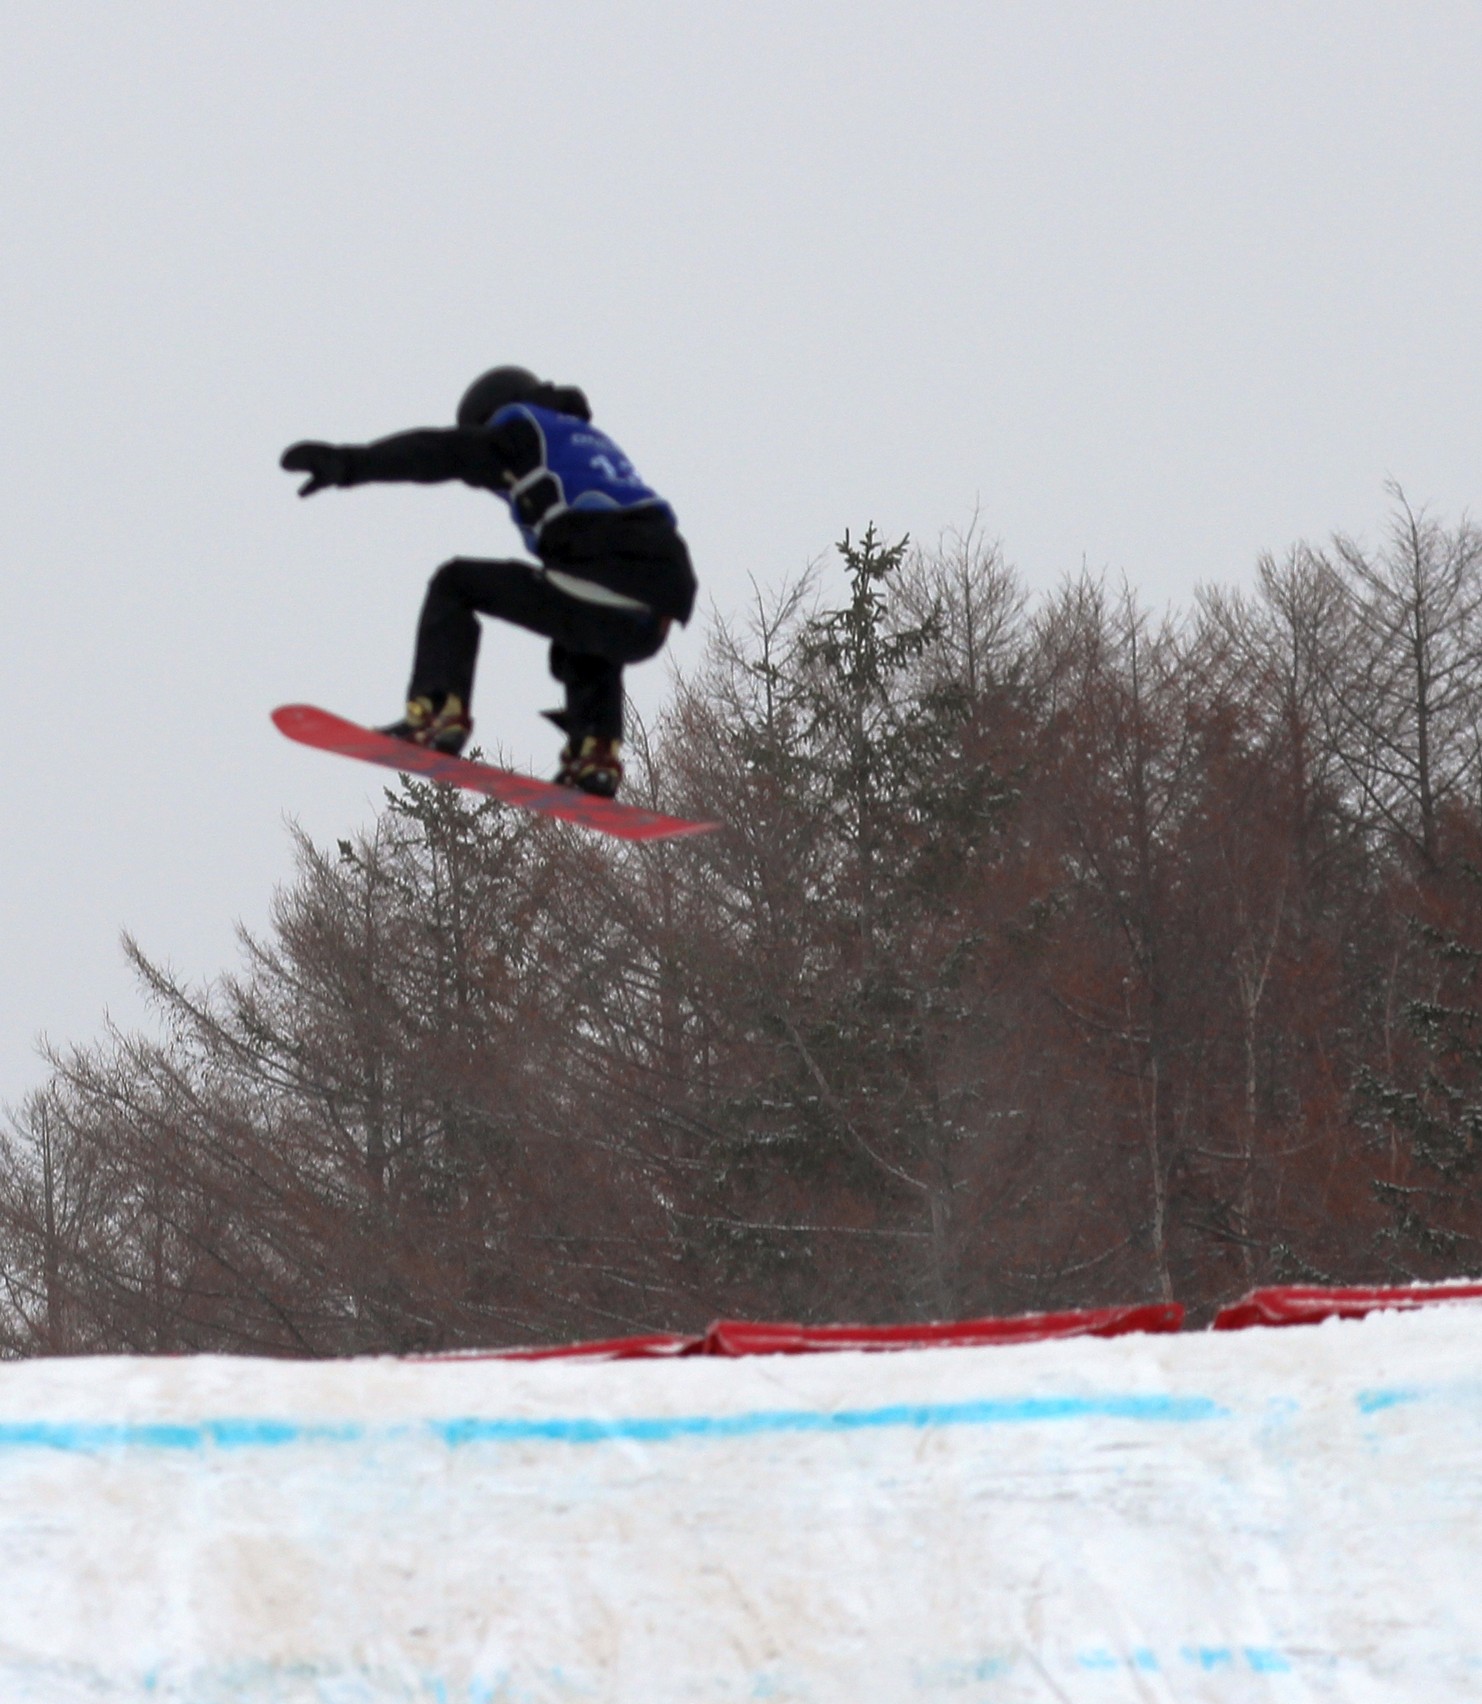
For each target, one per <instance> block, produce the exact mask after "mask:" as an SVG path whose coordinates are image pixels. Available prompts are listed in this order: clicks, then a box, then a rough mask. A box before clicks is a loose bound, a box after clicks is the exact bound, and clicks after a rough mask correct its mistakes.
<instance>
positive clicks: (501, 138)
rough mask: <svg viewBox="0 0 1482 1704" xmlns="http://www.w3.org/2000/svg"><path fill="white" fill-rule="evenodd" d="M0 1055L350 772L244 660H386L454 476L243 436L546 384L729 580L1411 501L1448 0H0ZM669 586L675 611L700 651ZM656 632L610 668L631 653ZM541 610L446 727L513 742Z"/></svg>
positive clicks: (250, 891)
mask: <svg viewBox="0 0 1482 1704" xmlns="http://www.w3.org/2000/svg"><path fill="white" fill-rule="evenodd" d="M4 24H5V27H4V32H3V33H4V39H3V45H0V55H3V64H4V72H5V84H6V89H7V98H6V101H5V104H4V107H3V109H0V148H3V155H0V212H3V218H4V229H5V233H6V240H5V245H4V250H3V253H0V306H3V313H0V362H3V367H0V372H3V384H4V395H5V403H6V418H7V423H8V424H7V430H6V432H5V435H4V449H3V462H0V467H3V491H0V497H3V501H0V529H3V547H4V549H3V561H4V574H5V585H6V594H7V595H6V598H5V606H4V616H5V619H4V621H3V623H0V661H3V669H4V673H3V680H4V686H5V694H6V696H5V703H6V709H7V718H6V723H7V729H8V731H7V734H6V738H5V809H4V812H3V818H0V870H3V877H4V889H3V893H4V898H3V905H0V963H3V965H4V968H5V976H4V979H3V981H0V1100H10V1101H12V1102H14V1101H16V1100H18V1099H19V1098H20V1096H21V1095H22V1094H23V1093H24V1092H25V1091H26V1090H27V1089H29V1088H30V1087H32V1086H34V1085H35V1084H36V1083H37V1082H39V1081H40V1080H41V1078H42V1076H43V1069H42V1066H41V1064H40V1062H39V1060H38V1059H37V1058H36V1056H35V1054H34V1051H33V1047H34V1039H35V1037H36V1035H37V1034H38V1032H40V1031H43V1030H44V1031H46V1032H48V1033H49V1034H50V1035H51V1037H52V1038H53V1039H54V1040H56V1041H73V1040H86V1039H88V1038H90V1037H91V1036H93V1035H95V1034H96V1033H97V1032H98V1030H99V1028H100V1026H101V1022H102V1019H103V1014H104V1009H105V1007H108V1008H111V1009H112V1011H113V1013H114V1015H115V1017H117V1018H119V1019H121V1020H124V1021H126V1022H133V1021H135V1020H136V1019H137V1017H138V1014H139V1010H140V1008H139V1006H138V1003H137V1001H136V999H135V997H134V995H133V994H132V992H131V990H130V983H129V979H128V976H127V973H126V970H125V967H124V965H123V961H122V958H121V956H120V953H119V951H118V946H117V939H118V933H119V931H120V929H122V928H127V929H129V930H131V931H133V932H134V933H135V934H137V935H138V936H139V937H140V939H141V940H142V942H143V944H144V945H145V947H146V949H147V950H150V951H151V952H152V953H154V954H155V955H156V956H159V957H161V958H164V959H165V960H167V961H168V962H170V963H172V964H174V965H175V966H176V967H177V968H179V969H180V970H182V971H184V972H186V973H187V974H189V975H191V976H205V975H209V974H212V973H214V972H216V971H219V970H221V969H224V968H227V967H228V966H230V965H231V964H232V963H233V961H234V956H235V948H234V944H233V940H232V930H233V925H234V923H235V921H236V920H238V919H240V920H242V921H244V922H245V923H247V924H248V925H249V926H252V927H259V926H261V924H262V922H263V920H264V919H265V917H266V914H267V908H268V903H269V900H270V897H271V892H272V889H273V887H274V885H275V884H276V883H278V882H281V881H282V880H284V879H285V878H286V876H287V875H288V873H289V868H290V860H289V847H288V841H287V837H286V834H285V832H284V827H283V823H284V818H285V816H292V817H294V818H296V819H298V820H299V821H301V822H302V823H303V824H304V826H305V827H306V828H307V829H309V831H310V832H311V833H313V834H314V835H315V836H316V837H318V838H320V839H325V838H328V837H330V836H333V835H336V834H340V833H346V832H349V831H350V830H351V829H352V828H353V827H354V826H355V825H356V824H358V823H360V822H362V821H364V820H366V819H367V818H368V817H369V815H370V812H371V810H372V808H373V805H374V802H375V801H376V800H377V799H378V798H379V796H380V783H379V781H378V779H377V778H376V776H375V775H374V774H373V773H371V772H366V771H362V770H360V769H358V768H357V767H355V766H352V765H350V764H337V763H335V762H334V761H332V760H331V759H328V758H324V757H320V756H318V755H317V754H313V753H308V752H304V751H301V750H299V749H297V748H294V747H292V746H290V745H289V744H288V743H287V742H286V741H284V740H282V739H281V738H280V737H279V736H278V735H277V734H275V733H274V731H273V729H272V728H271V726H270V725H269V723H268V721H267V712H268V710H269V709H270V708H271V707H272V706H273V705H274V704H277V703H280V702H283V701H285V700H292V699H310V700H314V701H317V702H319V703H323V704H326V705H328V706H330V707H332V708H335V709H338V710H340V711H343V712H345V713H346V714H349V715H352V716H361V717H366V718H370V719H383V718H385V717H387V716H389V715H391V714H392V713H393V712H394V711H395V710H396V708H397V705H398V701H399V697H400V693H401V690H402V687H403V684H404V679H405V672H406V667H407V663H408V660H409V648H410V641H411V635H412V627H413V622H414V618H415V615H416V609H417V604H418V600H419V598H420V594H421V588H422V585H423V583H424V581H425V578H426V576H427V574H428V573H429V572H430V571H431V569H432V568H433V567H435V566H436V564H437V563H438V562H440V561H442V560H443V559H444V558H445V557H447V556H448V555H450V554H453V553H454V552H455V551H463V552H465V553H486V554H504V553H510V552H512V551H513V549H514V547H515V545H516V539H515V535H514V533H513V531H512V529H511V528H510V527H509V525H508V523H507V521H506V520H505V519H504V517H503V513H502V510H501V509H500V507H499V505H497V504H496V503H495V502H493V501H491V500H490V499H489V498H488V497H486V496H480V495H478V494H475V493H472V492H468V491H463V490H453V489H447V488H440V489H401V490H397V489H392V488H382V489H369V490H357V491H353V492H328V493H325V494H323V495H321V496H319V497H317V498H315V499H314V500H313V501H312V502H308V503H300V502H299V501H297V499H296V498H295V497H294V496H293V485H292V483H291V482H290V481H289V480H288V478H287V477H286V476H285V475H283V474H281V473H279V472H278V470H277V468H276V460H277V456H278V453H279V451H280V450H281V449H282V447H283V446H284V445H285V444H286V443H288V442H289V441H290V440H291V439H294V438H298V437H305V436H323V437H328V438H345V439H348V438H363V437H371V436H376V435H379V434H381V433H384V432H387V431H391V430H395V429H397V428H399V427H402V426H410V425H416V424H426V423H433V422H438V421H444V420H447V419H448V418H449V417H450V413H451V409H452V406H453V403H454V401H455V400H456V398H457V396H458V394H459V392H460V391H461V389H462V388H463V386H464V384H465V383H466V382H467V380H468V379H469V378H471V377H472V376H473V375H474V373H476V372H477V371H478V370H480V369H481V368H482V367H484V366H486V365H489V364H491V363H493V362H495V361H502V360H512V361H518V362H522V363H524V364H526V365H529V366H534V367H536V368H538V369H540V370H542V371H546V372H548V373H549V374H550V375H551V376H552V377H555V378H558V379H562V380H568V381H572V382H576V383H580V384H582V385H584V386H585V387H586V388H587V390H588V392H589V394H590V396H591V397H592V399H593V402H594V405H595V408H596V411H597V417H598V420H599V422H600V423H601V424H602V425H603V426H605V427H606V428H607V429H608V430H610V431H611V432H612V433H613V434H614V435H615V436H616V437H617V438H618V440H619V441H620V442H621V443H622V444H623V445H624V446H625V447H626V448H627V449H628V450H629V451H630V452H631V454H632V455H633V457H634V460H635V461H636V462H637V464H638V466H639V468H640V470H641V471H642V472H643V473H644V474H645V476H646V477H648V478H649V479H650V480H651V481H653V482H654V483H655V484H656V485H658V486H659V487H660V489H662V490H663V491H664V492H665V493H666V494H667V495H669V496H670V497H671V498H672V499H673V501H674V504H675V506H676V508H677V509H678V511H679V514H680V519H681V523H682V525H683V527H684V530H685V532H686V534H687V536H688V537H689V539H690V542H691V546H692V549H693V552H694V555H695V559H696V563H697V566H698V568H699V571H700V575H701V580H702V589H703V593H704V595H705V596H706V598H707V600H708V602H709V603H710V604H711V605H713V606H716V607H719V608H720V609H722V610H735V609H736V608H737V607H738V606H739V605H740V604H741V603H742V602H743V601H744V600H745V598H746V596H747V586H748V576H755V577H756V578H757V579H758V580H761V581H763V582H769V581H770V582H775V581H777V580H780V579H781V578H783V577H784V576H786V575H788V574H790V573H792V572H794V571H796V570H797V569H798V568H800V567H801V566H802V565H803V564H804V563H805V562H806V561H808V560H809V559H810V558H813V557H816V556H818V555H820V554H821V553H823V552H825V551H827V550H828V549H829V547H830V546H831V544H832V543H833V541H834V540H835V539H836V538H838V537H839V535H840V534H841V533H842V531H843V530H844V528H845V527H850V528H853V529H856V530H857V529H858V528H860V527H862V526H863V525H864V524H865V523H866V522H867V521H869V520H871V519H873V520H875V521H876V522H877V523H879V525H880V526H881V527H882V529H883V530H885V531H886V532H887V533H889V534H892V535H893V534H898V533H900V532H904V531H910V532H911V533H912V534H914V535H915V536H917V537H919V538H923V539H925V540H927V541H930V540H931V539H933V538H934V537H935V536H936V535H937V534H938V533H939V531H940V530H941V529H943V528H945V527H951V526H960V525H962V524H964V523H966V521H967V520H968V519H969V517H970V515H971V514H972V512H973V509H974V506H975V505H981V511H982V517H983V524H984V525H985V527H986V529H987V530H988V532H989V533H990V534H993V535H997V536H998V537H1000V538H1001V539H1002V541H1003V544H1004V547H1005V550H1006V552H1007V554H1008V556H1009V557H1010V558H1011V559H1012V560H1013V561H1015V562H1017V563H1018V565H1019V566H1020V568H1021V569H1022V570H1023V571H1024V573H1025V575H1026V576H1027V578H1028V579H1029V581H1030V582H1031V584H1033V585H1035V586H1037V587H1049V586H1052V585H1053V584H1054V583H1055V582H1056V581H1057V580H1058V579H1059V578H1060V577H1061V576H1062V575H1063V574H1064V573H1066V572H1067V571H1071V570H1074V569H1075V568H1077V567H1078V566H1079V565H1080V563H1081V561H1082V560H1083V558H1084V559H1085V560H1086V561H1087V562H1089V564H1090V565H1091V566H1092V567H1093V568H1103V567H1104V568H1108V569H1110V570H1112V571H1114V572H1116V573H1118V574H1121V573H1125V574H1126V575H1127V577H1128V578H1129V579H1130V580H1131V582H1132V583H1133V584H1134V585H1135V586H1137V587H1138V588H1140V589H1141V591H1142V592H1143V594H1144V595H1145V596H1146V597H1147V598H1148V599H1149V600H1151V601H1154V602H1163V601H1166V600H1179V599H1182V598H1183V597H1185V596H1186V595H1187V594H1188V592H1189V591H1190V590H1191V589H1192V587H1193V586H1194V585H1195V584H1196V583H1198V582H1200V581H1207V580H1214V581H1224V582H1229V581H1236V580H1243V579H1248V578H1249V576H1250V573H1251V569H1252V566H1253V563H1254V561H1255V558H1256V556H1257V554H1258V553H1259V552H1260V551H1262V550H1263V549H1274V550H1280V549H1282V548H1284V547H1285V546H1286V545H1287V544H1288V543H1290V542H1292V541H1293V540H1294V539H1296V538H1297V537H1299V536H1304V535H1306V536H1320V535H1323V534H1325V533H1327V532H1328V531H1330V530H1332V529H1334V528H1344V529H1348V530H1351V531H1357V532H1361V533H1362V532H1369V533H1374V532H1377V530H1378V529H1379V527H1380V525H1381V523H1382V521H1383V517H1384V512H1385V505H1386V499H1385V495H1384V490H1383V482H1384V480H1385V479H1386V477H1389V476H1393V477H1395V478H1398V479H1399V480H1401V481H1402V482H1403V483H1404V484H1405V486H1406V489H1407V491H1408V492H1409V494H1410V495H1411V497H1412V498H1414V499H1416V500H1418V501H1422V502H1425V501H1429V502H1433V503H1434V504H1435V505H1436V507H1437V508H1438V510H1439V511H1441V512H1442V513H1444V514H1446V515H1447V516H1448V517H1454V516H1455V515H1457V514H1458V513H1459V512H1460V511H1461V510H1462V509H1464V508H1465V507H1466V506H1467V505H1468V504H1469V503H1471V502H1474V501H1475V499H1476V497H1477V494H1478V491H1477V487H1478V480H1477V469H1478V466H1479V457H1482V423H1479V414H1478V397H1479V394H1482V386H1479V379H1482V339H1479V335H1478V329H1477V324H1478V304H1479V301H1482V276H1479V275H1482V217H1479V183H1482V169H1479V168H1482V101H1479V99H1478V93H1477V91H1478V89H1479V88H1482V7H1479V6H1477V5H1474V4H1467V5H1462V4H1438V3H1425V0H1408V3H1407V4H1405V5H1395V4H1386V5H1377V4H1369V3H1365V0H1344V3H1342V4H1295V3H1292V0H1282V3H1280V4H1262V3H1255V0H1241V4H1239V5H1238V6H1232V5H1226V4H1204V5H1201V4H1189V3H1184V4H1178V5H1163V4H1116V3H1111V0H1097V3H1095V4H1050V3H1039V4H1008V3H1002V4H995V3H992V0H976V3H972V4H952V3H946V0H930V3H928V0H892V3H884V0H787V3H785V4H782V3H773V0H739V3H738V0H683V3H681V0H671V3H656V0H626V3H623V4H617V3H612V4H604V3H597V0H591V3H570V0H568V3H560V4H556V3H552V4H544V5H541V4H534V3H530V4H522V5H513V4H507V3H504V0H471V3H469V4H452V3H442V0H415V3H413V0H395V3H393V0H356V3H354V4H349V3H341V0H309V3H307V4H305V3H304V0H295V3H293V4H289V3H287V0H250V3H235V4H234V3H224V0H213V3H212V4H210V5H198V4H195V3H194V0H179V3H174V4H161V3H158V0H130V4H128V5H127V6H113V5H109V4H107V3H106V0H91V3H83V0H71V3H64V4H57V3H56V0H47V3H30V0H11V3H10V4H9V5H7V6H6V8H5V19H4ZM702 626H703V621H697V622H695V623H694V624H693V625H692V627H691V629H690V631H689V633H688V634H686V635H684V636H682V638H681V639H680V641H679V643H678V644H677V645H675V646H674V647H673V648H672V649H673V651H674V653H675V655H676V657H677V660H678V661H679V662H680V663H681V664H684V663H686V662H691V661H693V660H694V659H695V658H696V657H697V655H698V653H699V647H700V640H701V631H700V630H701V628H702ZM666 679H667V676H666V672H665V668H664V666H663V665H650V666H649V667H648V668H647V669H646V670H642V671H638V672H637V673H635V674H634V676H633V677H632V684H633V687H634V688H635V694H636V696H637V697H638V699H639V701H640V703H641V704H643V705H645V706H646V707H648V708H649V709H654V708H657V706H658V705H659V704H660V703H661V702H662V699H663V696H664V692H665V685H666ZM551 701H552V692H551V687H550V685H549V684H548V683H547V682H545V681H544V679H543V675H542V658H541V651H540V647H539V645H538V643H537V642H536V641H534V640H532V639H529V638H526V637H524V636H516V635H510V634H507V633H504V632H501V631H499V630H496V629H489V630H486V634H485V646H484V668H483V674H482V680H481V687H480V693H479V697H478V701H477V703H476V705H475V710H476V714H477V716H478V719H479V722H480V737H481V738H482V739H483V740H484V741H485V742H486V743H490V744H499V745H502V746H503V748H504V750H505V752H506V754H507V755H508V756H510V757H511V758H513V759H514V760H515V761H517V762H519V763H522V764H529V763H537V764H539V765H541V766H543V767H548V766H549V764H550V761H551V756H552V751H551V743H552V742H551V740H550V737H549V730H546V729H543V725H542V724H540V723H538V721H537V720H536V717H535V711H536V710H537V709H538V708H539V707H540V706H541V705H542V704H546V703H549V702H551Z"/></svg>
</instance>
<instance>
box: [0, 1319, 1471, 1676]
mask: <svg viewBox="0 0 1482 1704" xmlns="http://www.w3.org/2000/svg"><path fill="white" fill-rule="evenodd" d="M1323 1311H1326V1312H1329V1313H1335V1312H1342V1311H1344V1310H1342V1309H1331V1308H1330V1309H1326V1310H1324V1309H1318V1310H1316V1312H1317V1313H1321V1312H1323ZM1347 1311H1350V1312H1359V1313H1362V1312H1363V1310H1362V1309H1361V1308H1354V1309H1349V1310H1347ZM1255 1317H1256V1318H1257V1319H1261V1318H1265V1317H1268V1316H1266V1315H1263V1314H1262V1313H1261V1312H1260V1310H1259V1309H1257V1310H1256V1316H1255ZM1300 1317H1305V1318H1312V1317H1316V1315H1315V1314H1314V1313H1313V1312H1312V1311H1309V1312H1308V1313H1306V1314H1305V1315H1301V1316H1300ZM1234 1323H1246V1321H1244V1320H1241V1321H1237V1322H1234ZM866 1335H867V1334H866ZM1009 1335H1010V1336H1011V1337H1012V1335H1013V1333H1009ZM845 1336H846V1338H847V1336H848V1334H847V1333H846V1334H845ZM856 1337H858V1334H856ZM769 1341H771V1346H773V1347H777V1346H779V1345H778V1344H777V1343H776V1342H775V1341H773V1340H769ZM780 1346H781V1347H784V1348H788V1347H790V1348H799V1347H808V1346H810V1345H807V1344H804V1343H799V1342H790V1343H789V1342H784V1343H782V1344H781V1345H780ZM693 1347H694V1345H693V1344H691V1343H688V1342H686V1341H684V1340H677V1339H675V1340H668V1339H651V1340H646V1342H645V1344H644V1345H643V1352H642V1354H641V1356H640V1358H637V1359H602V1358H581V1357H565V1358H554V1359H539V1358H531V1357H526V1358H516V1359H510V1358H497V1357H484V1358H463V1359H443V1360H431V1361H420V1362H417V1361H398V1360H365V1361H342V1362H328V1363H325V1362H319V1363H294V1362H281V1361H273V1362H269V1361H249V1360H234V1359H223V1358H211V1357H203V1358H195V1359H154V1360H122V1359H89V1360H52V1361H32V1362H27V1363H21V1364H11V1365H8V1366H5V1367H3V1368H0V1522H3V1543H0V1700H4V1701H5V1704H11V1701H32V1700H35V1701H45V1704H62V1701H66V1704H73V1701H81V1700H87V1701H90V1704H91V1701H107V1704H112V1701H115V1700H118V1701H123V1700H128V1701H130V1704H134V1701H139V1704H144V1701H149V1704H164V1701H169V1704H249V1701H250V1704H309V1701H313V1704H380V1701H382V1700H397V1701H401V1700H407V1701H411V1700H416V1701H419V1704H496V1701H499V1704H504V1701H508V1704H516V1701H518V1704H545V1701H547V1700H549V1701H556V1700H577V1699H580V1700H599V1701H602V1700H618V1701H627V1700H633V1701H635V1704H668V1701H670V1700H675V1701H678V1700H685V1701H707V1704H708V1701H712V1700H713V1701H728V1700H736V1701H741V1700H770V1701H772V1704H793V1701H799V1704H801V1701H803V1700H807V1701H810V1704H831V1701H835V1700H837V1701H839V1704H844V1701H848V1704H861V1701H869V1700H881V1701H882V1704H896V1701H905V1700H915V1699H929V1700H943V1701H950V1704H979V1701H981V1704H1010V1701H1012V1704H1018V1701H1021V1700H1022V1701H1028V1700H1035V1701H1039V1700H1046V1701H1053V1700H1061V1701H1063V1700H1074V1701H1076V1704H1082V1701H1085V1704H1124V1701H1134V1700H1136V1701H1151V1700H1165V1699H1179V1700H1184V1699H1187V1700H1210V1701H1214V1700H1218V1701H1221V1704H1233V1701H1237V1700H1239V1701H1256V1700H1260V1701H1262V1704H1265V1701H1270V1704H1278V1701H1281V1704H1288V1701H1290V1704H1296V1701H1298V1700H1302V1701H1306V1700H1317V1699H1341V1700H1374V1701H1375V1704H1378V1701H1380V1700H1383V1701H1384V1704H1395V1701H1397V1700H1401V1701H1404V1700H1417V1701H1419V1700H1424V1701H1426V1704H1440V1701H1448V1700H1457V1701H1458V1704H1459V1701H1461V1700H1476V1699H1479V1698H1482V1304H1479V1303H1477V1302H1467V1301H1463V1300H1450V1301H1447V1302H1445V1303H1443V1304H1442V1305H1437V1306H1432V1307H1427V1308H1423V1309H1417V1310H1411V1311H1402V1312H1380V1313H1369V1314H1367V1316H1366V1317H1360V1318H1340V1317H1330V1318H1327V1319H1326V1320H1324V1321H1323V1323H1319V1324H1307V1325H1302V1326H1299V1327H1297V1328H1295V1329H1272V1328H1271V1327H1270V1326H1269V1325H1258V1326H1257V1328H1255V1329H1247V1330H1230V1331H1212V1332H1197V1333H1196V1332H1175V1333H1168V1332H1166V1331H1152V1332H1146V1331H1143V1332H1133V1333H1131V1334H1125V1335H1115V1336H1107V1337H1098V1336H1091V1337H1087V1336H1081V1335H1075V1336H1070V1337H1066V1336H1060V1337H1052V1338H1050V1339H1048V1340H1045V1341H1017V1342H1016V1341H1008V1342H996V1341H992V1340H991V1338H984V1337H983V1336H982V1335H981V1334H979V1336H978V1337H977V1338H974V1337H973V1336H972V1334H971V1333H969V1334H968V1337H967V1339H966V1341H965V1344H964V1345H963V1346H930V1347H907V1348H902V1349H899V1350H898V1351H897V1352H895V1353H890V1354H880V1353H872V1352H870V1349H869V1348H850V1347H838V1346H837V1344H836V1345H835V1347H834V1352H832V1353H828V1354H786V1353H769V1354H748V1355H745V1356H742V1357H741V1358H731V1357H729V1356H727V1355H724V1354H694V1353H686V1352H683V1351H686V1350H690V1349H693Z"/></svg>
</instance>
